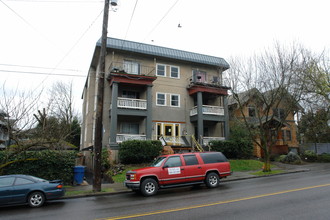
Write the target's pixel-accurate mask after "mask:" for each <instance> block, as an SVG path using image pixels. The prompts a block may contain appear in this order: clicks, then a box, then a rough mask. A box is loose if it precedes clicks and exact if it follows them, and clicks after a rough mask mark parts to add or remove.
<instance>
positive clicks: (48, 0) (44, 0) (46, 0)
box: [5, 0, 103, 4]
mask: <svg viewBox="0 0 330 220" xmlns="http://www.w3.org/2000/svg"><path fill="white" fill-rule="evenodd" d="M5 1H8V2H28V3H35V2H37V3H39V2H42V3H98V4H100V3H102V2H103V1H96V0H94V1H93V0H86V1H84V0H77V1H74V0H69V1H67V0H5Z"/></svg>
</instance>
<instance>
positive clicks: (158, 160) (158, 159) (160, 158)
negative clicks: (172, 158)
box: [150, 157, 166, 167]
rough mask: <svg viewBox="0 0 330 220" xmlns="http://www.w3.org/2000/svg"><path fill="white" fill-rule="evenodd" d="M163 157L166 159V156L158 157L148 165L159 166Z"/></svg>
mask: <svg viewBox="0 0 330 220" xmlns="http://www.w3.org/2000/svg"><path fill="white" fill-rule="evenodd" d="M165 159H166V157H158V158H157V159H156V160H155V161H154V162H153V163H152V164H151V165H150V166H151V167H160V165H162V163H163V161H164V160H165Z"/></svg>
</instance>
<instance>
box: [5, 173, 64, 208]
mask: <svg viewBox="0 0 330 220" xmlns="http://www.w3.org/2000/svg"><path fill="white" fill-rule="evenodd" d="M64 193H65V189H64V188H63V184H62V181H61V180H54V181H48V180H44V179H41V178H38V177H34V176H29V175H5V176H0V205H1V206H2V205H11V204H29V206H31V207H40V206H42V205H43V204H44V202H45V201H46V200H50V199H56V198H60V197H62V196H64Z"/></svg>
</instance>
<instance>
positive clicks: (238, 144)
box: [210, 140, 253, 159]
mask: <svg viewBox="0 0 330 220" xmlns="http://www.w3.org/2000/svg"><path fill="white" fill-rule="evenodd" d="M210 145H211V149H212V150H213V151H220V152H222V153H223V154H224V155H225V156H226V157H228V158H231V159H248V158H251V157H252V156H253V145H252V143H251V142H250V141H246V140H242V141H237V140H235V141H233V140H228V141H211V142H210Z"/></svg>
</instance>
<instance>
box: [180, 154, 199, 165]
mask: <svg viewBox="0 0 330 220" xmlns="http://www.w3.org/2000/svg"><path fill="white" fill-rule="evenodd" d="M183 158H184V161H185V162H186V166H190V165H198V160H197V157H196V155H185V156H183Z"/></svg>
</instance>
